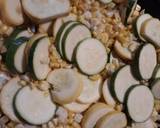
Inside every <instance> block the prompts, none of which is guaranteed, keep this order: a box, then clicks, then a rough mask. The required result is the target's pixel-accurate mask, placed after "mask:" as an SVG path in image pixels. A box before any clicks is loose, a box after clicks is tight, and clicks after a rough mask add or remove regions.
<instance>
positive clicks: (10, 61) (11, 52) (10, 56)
mask: <svg viewBox="0 0 160 128" xmlns="http://www.w3.org/2000/svg"><path fill="white" fill-rule="evenodd" d="M27 41H28V38H26V37H20V38H18V39H16V40H15V41H14V42H12V44H10V47H9V49H8V50H7V53H6V56H5V63H6V66H7V67H8V69H9V70H11V71H12V72H13V73H17V71H16V68H15V66H14V56H15V53H16V51H17V49H18V48H19V47H20V46H21V44H23V43H25V42H27Z"/></svg>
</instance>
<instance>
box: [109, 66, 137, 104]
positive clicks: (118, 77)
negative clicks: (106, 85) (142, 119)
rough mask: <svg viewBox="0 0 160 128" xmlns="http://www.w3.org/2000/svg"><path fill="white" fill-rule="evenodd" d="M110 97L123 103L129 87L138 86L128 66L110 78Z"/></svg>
mask: <svg viewBox="0 0 160 128" xmlns="http://www.w3.org/2000/svg"><path fill="white" fill-rule="evenodd" d="M110 82H111V86H110V91H111V95H112V96H113V97H114V98H115V99H116V100H118V101H119V102H121V103H123V102H124V98H125V94H126V92H127V90H128V88H130V87H131V86H133V85H135V84H138V83H139V82H138V81H137V80H136V79H135V78H134V77H133V75H132V73H131V67H130V66H129V65H126V66H123V67H121V68H120V69H119V70H118V71H116V72H115V73H114V74H113V75H112V76H111V81H110Z"/></svg>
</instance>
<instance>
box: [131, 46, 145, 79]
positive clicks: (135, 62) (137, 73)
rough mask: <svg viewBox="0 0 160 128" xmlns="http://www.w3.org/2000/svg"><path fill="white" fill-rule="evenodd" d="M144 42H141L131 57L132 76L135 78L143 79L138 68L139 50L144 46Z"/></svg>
mask: <svg viewBox="0 0 160 128" xmlns="http://www.w3.org/2000/svg"><path fill="white" fill-rule="evenodd" d="M145 45H146V44H143V45H141V46H140V47H139V48H138V49H137V51H136V53H135V57H134V59H133V62H132V64H131V65H132V66H131V71H132V74H133V76H134V77H135V78H136V79H137V80H143V77H142V76H141V73H140V69H139V66H138V65H139V55H140V52H141V50H142V49H143V47H144V46H145Z"/></svg>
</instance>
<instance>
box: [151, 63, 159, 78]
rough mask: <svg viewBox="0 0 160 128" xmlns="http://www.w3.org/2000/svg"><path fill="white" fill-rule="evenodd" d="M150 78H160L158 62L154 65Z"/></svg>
mask: <svg viewBox="0 0 160 128" xmlns="http://www.w3.org/2000/svg"><path fill="white" fill-rule="evenodd" d="M152 78H153V79H157V78H160V65H159V64H158V65H157V66H156V67H155V69H154V72H153V75H152Z"/></svg>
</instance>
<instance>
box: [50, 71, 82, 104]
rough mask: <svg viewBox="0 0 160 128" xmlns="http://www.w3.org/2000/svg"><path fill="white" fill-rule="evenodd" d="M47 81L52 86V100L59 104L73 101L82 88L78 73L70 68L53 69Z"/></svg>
mask: <svg viewBox="0 0 160 128" xmlns="http://www.w3.org/2000/svg"><path fill="white" fill-rule="evenodd" d="M47 81H48V82H49V83H50V84H51V85H52V86H53V90H52V91H51V93H52V97H53V100H54V101H55V102H57V103H59V104H68V103H71V102H73V101H75V100H76V99H77V97H78V96H79V95H80V93H81V92H82V89H83V85H82V83H81V80H80V76H79V74H78V73H77V72H75V71H74V70H72V69H55V70H54V71H52V72H50V73H49V75H48V77H47Z"/></svg>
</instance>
